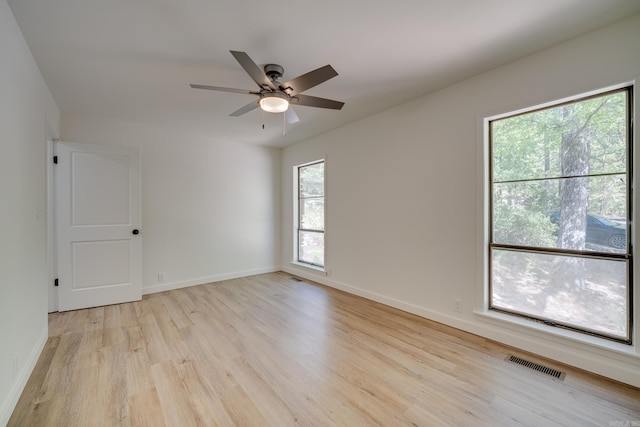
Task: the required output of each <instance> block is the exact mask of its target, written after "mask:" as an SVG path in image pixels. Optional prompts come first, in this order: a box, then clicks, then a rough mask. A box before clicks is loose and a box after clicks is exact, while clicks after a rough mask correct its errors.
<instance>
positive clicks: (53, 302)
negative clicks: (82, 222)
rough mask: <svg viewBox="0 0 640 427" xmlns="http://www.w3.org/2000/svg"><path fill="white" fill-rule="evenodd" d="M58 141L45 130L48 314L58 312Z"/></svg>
mask: <svg viewBox="0 0 640 427" xmlns="http://www.w3.org/2000/svg"><path fill="white" fill-rule="evenodd" d="M57 141H59V139H57V138H55V137H54V136H53V133H52V131H51V130H50V129H49V130H47V138H46V144H47V158H46V173H47V208H46V209H47V293H48V297H49V304H48V309H47V312H48V313H53V312H56V311H58V288H56V287H55V286H54V285H55V279H56V277H57V275H58V264H57V261H58V257H57V251H56V245H57V240H56V225H55V224H56V215H55V212H56V211H55V182H54V180H55V178H54V169H53V156H55V148H54V147H55V143H56V142H57Z"/></svg>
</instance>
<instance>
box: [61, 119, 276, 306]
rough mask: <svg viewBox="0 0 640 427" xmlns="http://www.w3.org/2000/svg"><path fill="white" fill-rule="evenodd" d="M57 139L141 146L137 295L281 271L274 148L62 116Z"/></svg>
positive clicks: (171, 129)
mask: <svg viewBox="0 0 640 427" xmlns="http://www.w3.org/2000/svg"><path fill="white" fill-rule="evenodd" d="M62 139H63V140H65V141H72V142H82V143H91V144H107V145H108V144H111V145H118V146H122V147H133V148H139V149H140V151H141V162H142V237H143V243H142V244H143V248H142V253H143V255H142V258H143V259H142V271H143V276H142V281H143V293H150V292H157V291H162V290H167V289H174V288H178V287H183V286H189V285H194V284H201V283H207V282H211V281H217V280H223V279H227V278H232V277H239V276H246V275H251V274H258V273H263V272H269V271H277V270H278V269H279V266H280V253H279V247H280V228H279V225H280V149H276V148H267V147H260V146H255V145H249V144H242V143H237V142H233V141H218V140H216V139H215V138H214V136H212V135H198V134H194V133H193V132H191V131H190V130H188V129H177V128H175V126H172V125H171V124H167V126H166V127H164V128H158V127H154V126H150V125H148V124H144V123H130V122H123V121H114V120H109V119H106V118H95V117H83V116H77V115H65V114H63V129H62ZM158 273H164V275H165V281H164V282H159V281H158Z"/></svg>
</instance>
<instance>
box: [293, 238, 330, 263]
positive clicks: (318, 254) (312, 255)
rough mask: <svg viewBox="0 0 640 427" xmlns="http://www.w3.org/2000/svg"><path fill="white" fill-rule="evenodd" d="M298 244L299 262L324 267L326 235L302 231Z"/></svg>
mask: <svg viewBox="0 0 640 427" xmlns="http://www.w3.org/2000/svg"><path fill="white" fill-rule="evenodd" d="M298 243H299V246H298V247H299V249H298V260H300V261H302V262H306V263H309V264H314V265H318V266H320V267H324V233H322V232H315V231H300V232H299V233H298Z"/></svg>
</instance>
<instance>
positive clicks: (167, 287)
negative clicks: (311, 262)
mask: <svg viewBox="0 0 640 427" xmlns="http://www.w3.org/2000/svg"><path fill="white" fill-rule="evenodd" d="M280 270H282V268H280V267H278V266H276V267H264V268H257V269H253V270H244V271H236V272H233V273H225V274H219V275H216V276H209V277H199V278H197V279H190V280H183V281H179V282H170V283H158V284H157V285H151V286H145V287H143V288H142V295H148V294H155V293H157V292H164V291H171V290H174V289H181V288H188V287H189V286H197V285H204V284H205V283H213V282H220V281H222V280H231V279H238V278H240V277H247V276H255V275H256V274H265V273H274V272H276V271H280Z"/></svg>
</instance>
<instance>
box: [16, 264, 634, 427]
mask: <svg viewBox="0 0 640 427" xmlns="http://www.w3.org/2000/svg"><path fill="white" fill-rule="evenodd" d="M49 327H50V338H49V340H48V342H47V344H46V347H45V349H44V351H43V353H42V355H41V357H40V359H39V361H38V363H37V366H36V368H35V370H34V372H33V374H32V376H31V378H30V380H29V382H28V384H27V386H26V388H25V390H24V393H23V394H22V397H21V398H20V401H19V402H18V405H17V407H16V409H15V411H14V413H13V416H12V418H11V420H10V421H9V426H29V427H32V426H64V427H68V426H83V427H84V426H153V427H159V426H180V427H183V426H233V425H238V426H278V427H279V426H291V425H301V426H377V425H379V426H396V425H398V426H404V425H408V426H516V425H528V426H545V427H546V426H574V425H575V426H609V427H610V426H634V425H640V390H638V389H635V388H632V387H627V386H625V385H622V384H619V383H615V382H613V381H609V380H607V379H604V378H601V377H598V376H595V375H591V374H588V373H585V372H583V371H580V370H577V369H572V368H570V367H568V366H563V365H559V364H557V363H553V362H551V361H547V360H543V359H540V358H538V357H535V356H533V355H530V354H526V353H523V352H521V351H518V350H515V349H512V348H508V347H505V346H502V345H499V344H497V343H494V342H491V341H488V340H486V339H483V338H480V337H477V336H474V335H470V334H467V333H464V332H461V331H458V330H455V329H452V328H449V327H446V326H443V325H440V324H437V323H434V322H431V321H428V320H425V319H422V318H420V317H417V316H413V315H411V314H407V313H404V312H402V311H398V310H395V309H392V308H389V307H386V306H384V305H381V304H377V303H374V302H371V301H367V300H365V299H362V298H359V297H356V296H353V295H349V294H346V293H342V292H339V291H336V290H333V289H330V288H326V287H323V286H320V285H318V284H314V283H312V282H296V281H294V280H292V279H291V276H290V275H288V274H285V273H273V274H265V275H259V276H253V277H249V278H242V279H235V280H229V281H225V282H219V283H213V284H207V285H201V286H194V287H190V288H185V289H180V290H175V291H169V292H163V293H158V294H153V295H148V296H145V297H144V298H143V300H142V301H139V302H134V303H128V304H120V305H113V306H108V307H100V308H93V309H88V310H79V311H74V312H67V313H56V314H52V315H50V318H49ZM507 354H515V355H516V356H519V357H523V358H526V359H529V360H534V361H536V362H539V363H544V364H547V365H549V366H552V367H554V368H556V369H559V370H562V371H565V372H566V373H567V375H566V378H565V379H564V381H560V380H556V379H554V378H552V377H549V376H546V375H544V374H540V373H538V372H535V371H532V370H529V369H527V368H524V367H521V366H519V365H515V364H513V363H509V362H505V361H504V358H505V356H506V355H507ZM636 423H637V424H636Z"/></svg>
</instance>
